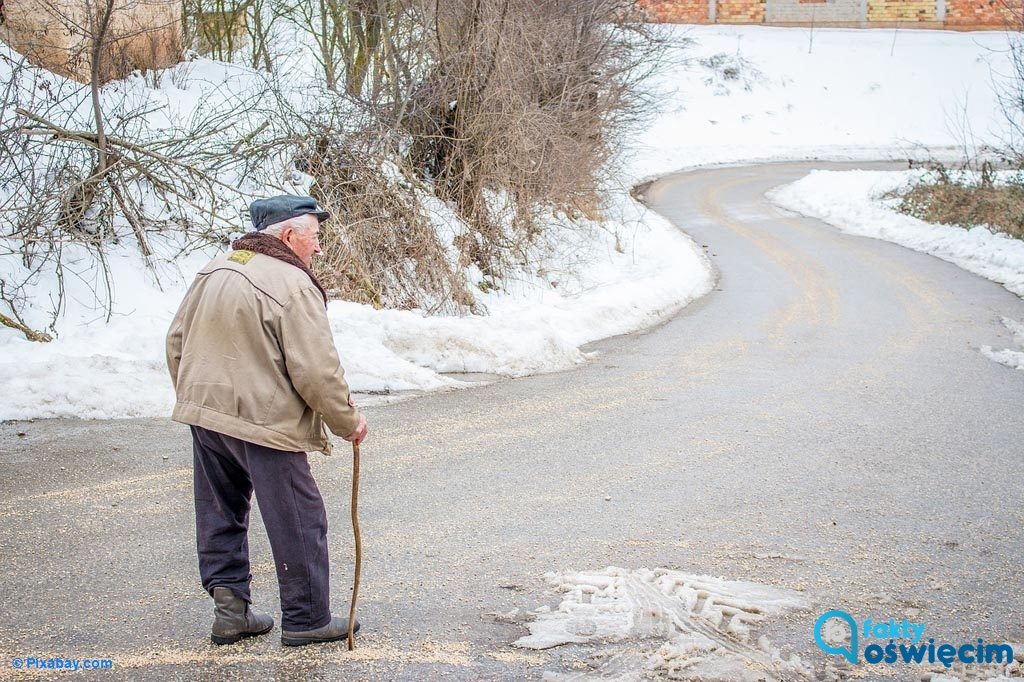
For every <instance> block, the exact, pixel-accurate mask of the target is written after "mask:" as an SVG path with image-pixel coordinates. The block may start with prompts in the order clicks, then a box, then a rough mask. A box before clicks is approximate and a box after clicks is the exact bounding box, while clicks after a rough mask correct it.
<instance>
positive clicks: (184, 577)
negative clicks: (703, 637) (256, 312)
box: [0, 163, 1024, 680]
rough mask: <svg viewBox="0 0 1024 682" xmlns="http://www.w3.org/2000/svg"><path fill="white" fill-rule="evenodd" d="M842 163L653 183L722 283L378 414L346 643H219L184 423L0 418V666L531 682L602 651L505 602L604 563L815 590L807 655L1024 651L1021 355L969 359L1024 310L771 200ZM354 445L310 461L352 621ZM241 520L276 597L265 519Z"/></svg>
mask: <svg viewBox="0 0 1024 682" xmlns="http://www.w3.org/2000/svg"><path fill="white" fill-rule="evenodd" d="M826 166H831V167H834V166H835V165H834V164H820V163H819V164H809V163H804V164H781V165H761V166H754V167H744V168H724V169H713V170H702V171H699V172H690V173H682V174H679V175H676V176H673V177H670V178H667V179H664V180H662V181H660V182H658V183H657V184H655V185H654V186H652V187H650V188H648V189H647V191H646V195H647V199H648V201H649V202H650V204H651V205H652V206H653V207H655V208H656V209H657V210H658V211H660V212H661V213H663V214H664V215H666V216H667V217H668V218H670V219H671V220H672V221H673V222H674V223H675V224H677V225H678V226H679V227H680V228H681V229H683V230H685V231H686V232H687V233H689V234H690V235H692V236H693V237H694V239H695V240H696V241H697V243H698V244H701V245H706V246H707V251H708V253H709V256H710V258H711V259H712V261H713V262H714V263H715V265H716V267H717V269H718V271H719V275H720V280H719V283H718V284H717V286H716V288H715V290H714V291H712V292H711V293H710V294H709V295H708V296H706V297H705V298H704V299H702V300H700V301H698V302H696V303H694V304H693V305H690V306H689V307H687V308H686V309H684V310H683V311H682V312H681V313H680V314H679V315H677V316H676V317H675V318H674V319H672V320H671V321H669V322H667V323H666V324H664V325H662V326H660V327H658V328H657V329H655V330H652V331H650V332H648V333H644V334H638V335H630V336H625V337H619V338H616V339H610V340H606V341H604V342H601V343H599V344H596V345H595V346H594V348H592V350H597V351H599V355H598V356H597V357H596V358H595V359H593V360H591V361H589V362H588V363H587V364H585V365H583V366H581V367H578V368H576V369H573V370H571V371H566V372H561V373H557V374H549V375H544V376H537V377H530V378H526V379H518V380H512V381H499V382H497V383H493V384H490V385H487V386H481V387H478V388H474V389H471V390H465V391H456V392H451V393H445V394H439V395H431V396H427V397H424V398H419V399H416V400H410V401H406V402H400V403H396V404H391V405H384V406H379V407H374V408H370V409H369V410H368V418H369V421H370V424H371V429H372V431H371V438H370V439H369V440H368V441H367V443H366V445H365V446H364V448H363V460H364V461H363V479H362V497H361V519H362V527H363V534H364V551H365V561H364V567H363V588H362V595H361V618H362V620H363V622H364V630H363V632H362V633H361V635H360V636H359V638H358V644H359V646H358V649H357V651H356V652H354V653H348V652H347V651H346V650H345V648H344V645H340V644H331V645H325V646H321V647H307V648H304V649H299V650H285V649H284V648H283V647H281V645H280V643H279V634H280V633H279V630H278V629H275V631H274V633H273V634H272V635H271V636H269V637H262V638H259V639H257V640H255V641H248V642H246V643H243V644H239V645H235V646H228V647H213V646H212V645H210V644H209V642H208V633H209V623H210V619H211V617H212V615H211V614H212V602H211V600H210V599H209V598H208V597H207V596H206V595H205V593H204V592H203V591H202V589H201V588H200V587H199V585H198V577H197V568H196V559H195V553H194V530H193V527H192V502H191V470H190V464H191V451H190V444H189V439H188V434H187V430H186V429H185V428H184V427H182V426H180V425H177V424H173V423H171V422H170V421H167V420H127V421H113V422H95V421H75V420H47V421H36V422H16V423H7V424H4V425H2V427H0V471H2V479H0V495H2V497H0V519H2V521H0V547H2V549H3V555H4V561H3V577H2V578H0V591H2V594H3V600H2V603H3V607H2V609H0V654H2V656H3V658H2V659H0V677H3V676H5V675H10V676H11V677H13V678H15V679H21V678H24V677H28V675H26V674H25V673H24V672H19V671H13V670H11V669H10V668H9V661H10V659H11V658H12V657H15V656H22V657H24V656H32V655H35V656H40V657H51V656H64V657H75V658H112V659H113V660H114V664H115V667H114V669H113V670H112V671H107V672H102V673H95V674H94V675H93V676H94V677H96V678H98V679H99V678H102V679H150V678H151V679H157V678H159V679H163V678H172V679H189V678H197V677H204V678H205V677H211V676H215V677H223V678H232V677H237V678H245V679H250V678H268V679H269V678H276V679H339V678H344V679H367V678H371V679H406V680H418V679H425V678H435V677H442V676H447V677H451V678H457V679H480V678H486V679H524V678H533V679H535V678H539V677H540V676H541V675H542V674H543V672H545V671H556V672H557V671H564V670H571V669H574V668H575V667H578V666H579V664H580V661H584V660H586V659H587V657H588V656H590V655H591V654H592V653H593V650H592V649H588V648H587V647H580V646H570V647H562V648H558V649H552V650H548V651H545V652H525V651H520V650H515V649H511V648H510V647H509V644H510V642H512V641H513V640H515V639H516V638H517V637H519V636H521V635H522V634H525V632H526V631H525V628H524V627H522V626H521V625H518V624H516V623H514V622H507V621H506V620H505V619H502V618H497V619H496V618H494V617H493V616H491V615H488V614H493V613H505V612H509V611H510V610H511V609H516V608H518V609H520V610H521V611H522V610H528V609H533V608H536V607H538V606H541V605H550V606H554V605H556V604H557V603H558V598H557V596H556V595H555V594H554V593H553V592H551V591H550V590H549V589H548V588H547V586H546V584H545V583H544V580H543V575H544V573H545V572H547V571H556V570H585V569H595V568H602V567H604V566H607V565H615V566H622V567H626V568H638V567H652V568H653V567H656V566H661V567H668V568H675V569H679V570H684V571H688V572H692V573H707V574H711V575H722V576H726V577H730V578H738V579H745V580H752V581H757V582H763V583H769V584H773V585H779V586H784V587H790V588H795V589H800V590H804V591H805V592H806V594H807V596H808V598H809V599H810V600H811V602H812V603H813V605H814V606H813V608H812V609H811V610H809V611H807V612H797V613H794V614H792V615H791V616H789V617H786V618H781V619H778V620H777V621H775V622H771V623H769V624H768V625H767V626H766V628H765V629H764V632H763V634H765V635H767V636H768V637H769V638H771V640H772V642H773V643H774V644H775V645H777V646H779V647H780V648H782V650H783V651H785V652H797V653H800V654H801V655H803V656H805V657H807V658H808V659H810V660H811V661H821V660H823V659H824V656H823V655H822V654H821V653H820V652H818V651H817V650H816V648H815V647H814V646H813V642H812V641H811V635H810V632H811V626H812V624H813V622H814V620H815V619H816V617H817V616H818V615H819V614H820V613H821V612H822V611H824V610H826V609H828V608H845V609H846V610H848V611H851V612H855V613H862V614H877V615H878V616H889V615H891V616H893V617H896V618H897V619H898V618H900V617H901V616H902V615H903V614H905V613H908V612H910V613H914V614H917V620H919V621H924V622H926V623H928V627H929V632H934V633H941V634H942V635H944V636H946V637H948V639H949V641H957V640H959V639H965V640H967V641H970V640H972V639H974V638H976V637H978V636H984V637H985V639H986V640H987V641H994V640H998V639H1009V640H1010V641H1017V642H1020V641H1024V590H1022V589H1021V587H1022V583H1024V580H1022V576H1024V569H1022V565H1021V564H1022V561H1021V559H1022V557H1024V486H1022V485H1021V470H1022V460H1024V447H1022V442H1024V418H1022V416H1021V415H1022V412H1021V404H1022V401H1021V399H1022V396H1024V372H1019V371H1013V370H1010V369H1008V368H1006V367H1003V366H1001V365H998V364H996V363H994V362H992V361H990V360H988V359H986V358H985V357H983V356H982V355H981V354H980V353H979V352H978V350H977V349H978V347H979V346H980V345H983V344H991V345H993V346H997V347H1009V346H1010V345H1011V342H1010V338H1009V334H1008V332H1007V331H1006V330H1005V329H1004V328H1003V327H1002V326H1001V324H1000V323H999V318H1000V316H1002V315H1006V316H1009V317H1012V318H1014V319H1017V320H1024V302H1022V301H1021V300H1020V299H1018V298H1017V297H1015V296H1013V295H1011V294H1010V293H1008V292H1007V291H1005V290H1004V289H1002V288H1001V287H1000V286H998V285H996V284H993V283H991V282H988V281H986V280H983V279H981V278H979V277H976V276H974V275H971V274H968V273H966V272H964V271H962V270H960V269H958V268H957V267H955V266H953V265H950V264H949V263H945V262H943V261H940V260H938V259H935V258H932V257H929V256H927V255H923V254H920V253H915V252H912V251H909V250H906V249H903V248H901V247H899V246H896V245H893V244H889V243H886V242H881V241H875V240H870V239H864V238H858V237H852V236H847V235H843V234H841V233H839V232H837V231H836V230H834V229H833V228H831V227H829V226H827V225H823V224H821V223H819V222H817V221H814V220H810V219H805V218H801V217H797V216H793V215H789V214H786V213H784V212H783V211H781V210H779V209H776V208H774V207H772V206H771V205H770V204H769V203H768V201H767V200H766V199H765V198H764V192H765V191H766V190H767V189H769V188H771V187H773V186H775V185H778V184H781V183H784V182H787V181H791V180H793V179H796V178H798V177H799V176H801V175H802V174H803V173H805V172H806V171H807V170H809V169H810V168H815V167H826ZM340 445H341V446H344V444H343V443H341V444H340ZM344 452H345V451H344V447H340V448H339V450H338V454H337V455H336V456H334V457H332V458H330V459H325V458H322V457H319V456H315V457H313V458H312V459H313V462H314V472H315V474H316V476H317V478H318V480H319V482H320V485H321V489H322V491H323V493H324V496H325V498H326V500H327V504H328V507H329V516H330V522H331V550H332V563H333V566H334V572H333V595H334V605H335V609H336V610H337V611H339V612H345V611H347V599H348V595H349V585H350V580H351V557H352V542H351V531H350V526H349V517H348V494H349V484H350V459H349V458H348V457H346V456H345V454H344ZM606 498H610V499H606ZM254 516H255V515H254ZM251 537H252V542H251V551H252V559H253V573H254V576H255V578H254V593H255V598H256V600H257V603H258V605H259V606H262V607H265V608H267V609H270V610H272V611H273V610H275V609H276V608H277V594H276V583H275V579H274V571H273V564H272V560H271V557H270V552H269V548H268V545H267V542H266V538H265V535H264V533H263V529H262V526H261V525H260V523H259V521H258V518H257V519H256V520H254V526H253V530H252V533H251ZM896 676H897V677H899V675H896Z"/></svg>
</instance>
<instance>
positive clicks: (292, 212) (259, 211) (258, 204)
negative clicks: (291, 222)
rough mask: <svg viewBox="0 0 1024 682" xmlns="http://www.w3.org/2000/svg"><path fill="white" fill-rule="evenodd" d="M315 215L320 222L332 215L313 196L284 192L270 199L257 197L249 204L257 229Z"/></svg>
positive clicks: (250, 216)
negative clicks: (301, 216) (290, 219)
mask: <svg viewBox="0 0 1024 682" xmlns="http://www.w3.org/2000/svg"><path fill="white" fill-rule="evenodd" d="M310 214H312V215H315V216H316V217H317V218H318V219H319V220H320V222H323V221H325V220H327V219H328V218H330V217H331V214H330V213H328V212H327V211H325V210H323V209H322V208H320V207H319V206H317V203H316V199H314V198H313V197H297V196H293V195H291V194H282V195H280V196H276V197H270V198H268V199H257V200H256V201H254V202H252V203H251V204H249V218H251V219H252V226H253V228H255V229H257V230H265V229H266V228H268V227H270V226H271V225H273V224H274V223H279V222H281V221H283V220H288V219H289V218H297V217H299V216H300V215H310Z"/></svg>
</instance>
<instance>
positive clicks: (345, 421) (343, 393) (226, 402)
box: [167, 251, 359, 454]
mask: <svg viewBox="0 0 1024 682" xmlns="http://www.w3.org/2000/svg"><path fill="white" fill-rule="evenodd" d="M167 367H168V369H170V372H171V381H172V382H173V383H174V391H175V394H176V396H177V403H176V404H175V406H174V412H173V414H172V415H171V418H172V419H174V420H175V421H179V422H183V423H185V424H194V425H196V426H202V427H204V428H207V429H210V430H211V431H217V432H219V433H223V434H227V435H229V436H234V437H235V438H240V439H242V440H246V441H249V442H252V443H258V444H259V445H265V446H267V447H271V448H276V449H278V450H288V451H292V452H295V451H303V452H309V451H317V450H318V451H320V452H323V453H324V454H330V450H331V445H330V441H329V439H328V437H327V432H326V431H325V429H324V425H325V424H326V425H327V426H329V427H330V429H331V431H333V432H334V433H336V434H337V435H339V436H342V437H345V436H348V435H350V434H351V433H352V432H353V431H355V430H356V428H357V427H358V425H359V412H358V411H357V410H356V408H355V407H353V405H352V403H351V401H350V399H349V390H348V384H346V383H345V371H344V370H343V369H342V367H341V361H340V360H339V359H338V352H337V350H336V349H335V347H334V339H333V337H332V335H331V328H330V325H329V323H328V321H327V312H326V310H325V309H324V300H323V297H322V296H321V294H320V291H319V290H318V289H317V288H316V286H315V285H314V284H313V282H312V281H310V279H309V277H308V276H307V275H306V273H304V272H303V271H302V270H300V269H298V268H297V267H295V266H293V265H289V264H288V263H285V262H284V261H281V260H278V259H276V258H273V257H271V256H265V255H262V254H258V253H253V252H251V251H231V252H229V253H226V254H224V255H222V256H219V257H217V258H215V259H214V260H213V261H212V262H211V263H210V264H209V265H207V266H206V267H205V268H203V269H202V270H200V271H199V274H198V275H197V276H196V279H195V282H193V283H192V287H191V288H190V289H189V291H188V293H187V294H186V295H185V300H184V301H182V304H181V308H180V309H179V310H178V313H177V315H175V317H174V321H173V322H172V323H171V329H170V331H169V332H168V334H167Z"/></svg>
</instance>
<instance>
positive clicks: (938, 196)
mask: <svg viewBox="0 0 1024 682" xmlns="http://www.w3.org/2000/svg"><path fill="white" fill-rule="evenodd" d="M928 168H929V170H930V171H931V174H930V176H928V177H927V178H926V179H925V180H924V181H923V182H919V183H915V184H914V185H913V186H911V187H910V188H909V189H907V190H906V191H904V192H902V193H898V194H892V195H890V198H898V199H899V203H898V205H897V209H898V210H899V211H900V212H901V213H905V214H907V215H911V216H914V217H915V218H919V219H921V220H924V221H926V222H929V223H939V224H943V225H954V226H957V227H963V228H966V229H969V228H972V227H975V226H978V225H986V226H988V227H990V228H991V229H993V230H995V231H997V232H1002V233H1004V234H1007V235H1009V236H1011V237H1016V238H1018V239H1024V177H1021V176H1020V175H1017V176H1016V177H1015V178H1011V179H1010V181H1008V182H1005V181H1004V182H997V181H996V175H995V167H994V165H993V164H992V163H991V162H983V163H982V164H981V166H980V170H979V171H971V170H969V169H966V168H963V169H959V170H950V169H949V168H947V167H946V166H944V165H942V164H937V163H932V164H929V166H928Z"/></svg>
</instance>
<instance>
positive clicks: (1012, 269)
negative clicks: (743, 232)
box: [769, 170, 1024, 297]
mask: <svg viewBox="0 0 1024 682" xmlns="http://www.w3.org/2000/svg"><path fill="white" fill-rule="evenodd" d="M925 175H927V171H921V170H915V171H864V170H856V171H820V170H819V171H813V172H811V173H810V174H809V175H807V176H805V177H803V178H801V179H800V180H797V181H796V182H794V183H792V184H789V185H786V186H784V187H779V188H776V189H775V190H773V191H772V192H770V193H769V197H770V198H771V200H772V201H773V202H774V203H776V204H777V205H779V206H781V207H783V208H786V209H789V210H791V211H796V212H797V213H801V214H803V215H806V216H812V217H814V218H818V219H820V220H823V221H825V222H827V223H830V224H832V225H835V226H836V227H838V228H839V229H840V230H842V231H844V232H849V233H850V234H856V235H861V236H865V237H874V238H876V239H885V240H887V241H891V242H895V243H897V244H901V245H903V246H905V247H907V248H910V249H914V250H916V251H923V252H924V253H930V254H932V255H933V256H937V257H938V258H941V259H943V260H946V261H949V262H951V263H955V264H956V265H958V266H960V267H961V268H963V269H965V270H967V271H969V272H973V273H975V274H977V275H981V276H982V277H985V278H987V279H990V280H992V281H994V282H999V283H1000V284H1002V285H1003V286H1005V287H1006V288H1007V289H1009V290H1010V291H1012V292H1013V293H1015V294H1017V295H1018V296H1022V297H1024V240H1021V239H1015V238H1013V237H1009V236H1006V235H1004V234H1001V233H998V232H992V231H990V230H989V229H988V228H987V227H985V226H976V227H973V228H971V229H969V230H968V229H964V228H961V227H955V226H951V225H933V224H930V223H926V222H924V221H922V220H918V219H917V218H914V217H913V216H908V215H904V214H902V213H899V212H897V211H896V210H895V205H896V203H897V201H898V200H897V199H884V198H883V197H884V195H885V194H886V193H887V192H890V191H893V190H897V189H899V188H902V187H904V186H906V185H907V184H908V183H910V182H914V181H916V180H919V179H921V178H923V177H924V176H925Z"/></svg>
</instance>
